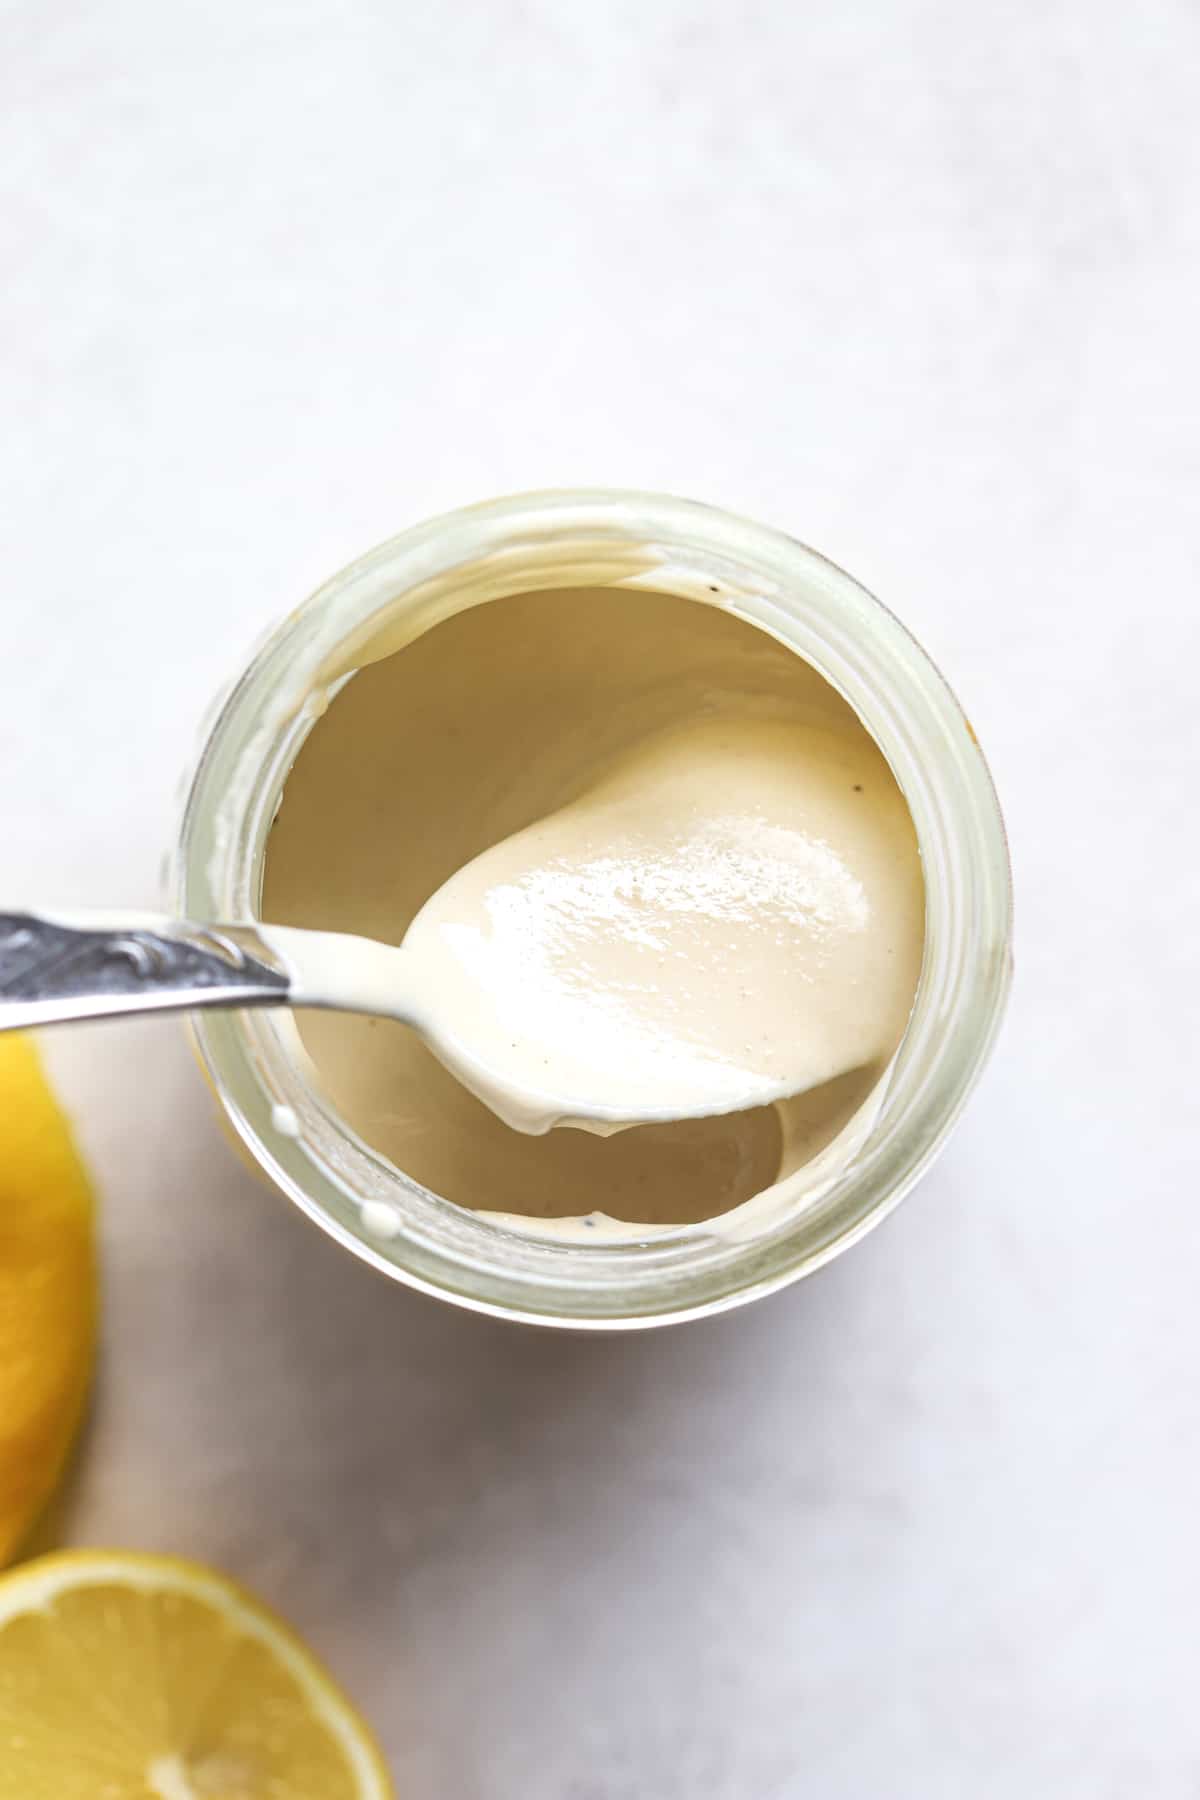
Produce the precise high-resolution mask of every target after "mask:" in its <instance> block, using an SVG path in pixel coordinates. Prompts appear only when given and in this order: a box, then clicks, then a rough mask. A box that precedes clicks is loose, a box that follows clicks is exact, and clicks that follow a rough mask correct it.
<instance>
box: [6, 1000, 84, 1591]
mask: <svg viewBox="0 0 1200 1800" xmlns="http://www.w3.org/2000/svg"><path fill="white" fill-rule="evenodd" d="M95 1336H96V1258H95V1246H94V1242H93V1230H92V1192H91V1187H90V1186H89V1183H88V1178H87V1174H86V1172H85V1170H84V1167H83V1164H82V1162H81V1161H80V1160H79V1155H78V1152H77V1151H76V1149H75V1143H74V1140H73V1138H72V1136H71V1129H70V1126H69V1125H68V1124H67V1121H66V1119H65V1117H64V1116H63V1113H62V1110H61V1108H60V1107H59V1106H58V1104H57V1102H56V1101H55V1098H54V1095H53V1094H52V1093H51V1091H50V1087H49V1085H48V1083H47V1081H46V1077H45V1075H44V1074H43V1072H42V1065H41V1061H40V1059H39V1057H38V1053H37V1050H36V1048H35V1047H34V1043H33V1040H32V1038H29V1037H26V1036H25V1035H24V1034H23V1033H22V1032H17V1031H5V1032H0V1564H3V1563H5V1562H7V1561H8V1559H9V1558H10V1557H11V1555H12V1554H13V1552H14V1551H15V1550H16V1549H17V1547H18V1545H19V1544H20V1543H21V1541H22V1539H23V1538H24V1537H25V1535H26V1534H27V1532H28V1530H29V1527H30V1526H31V1525H32V1523H33V1521H34V1520H35V1519H36V1517H37V1515H38V1514H39V1512H40V1511H41V1509H42V1507H43V1506H44V1505H45V1503H46V1501H47V1500H48V1499H49V1497H50V1494H51V1492H52V1491H53V1489H54V1486H55V1483H56V1482H57V1480H58V1478H59V1476H60V1474H61V1473H62V1469H63V1464H64V1463H65V1461H66V1458H67V1453H68V1451H69V1449H70V1446H71V1440H72V1438H73V1437H74V1435H75V1430H76V1427H77V1426H78V1424H79V1420H80V1418H81V1417H82V1415H83V1407H84V1401H85V1400H86V1398H87V1391H88V1384H89V1381H90V1379H91V1371H92V1350H93V1344H94V1341H95Z"/></svg>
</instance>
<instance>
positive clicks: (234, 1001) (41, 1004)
mask: <svg viewBox="0 0 1200 1800" xmlns="http://www.w3.org/2000/svg"><path fill="white" fill-rule="evenodd" d="M76 918H77V919H78V921H79V922H78V923H75V922H73V921H72V919H71V918H70V917H69V916H64V917H58V918H56V917H44V916H43V915H42V914H40V913H28V912H10V913H0V1031H9V1030H16V1029H19V1028H24V1027H26V1026H32V1025H56V1024H62V1023H66V1022H69V1021H71V1020H78V1019H107V1018H113V1017H115V1016H117V1015H119V1014H128V1013H148V1012H182V1011H186V1010H188V1009H190V1008H191V1007H195V1006H286V1005H288V1003H289V1001H290V998H291V994H290V987H291V981H290V977H289V975H288V973H287V971H286V970H285V968H284V966H283V964H282V962H281V960H280V958H279V957H278V956H277V955H276V954H275V953H274V952H273V951H272V950H271V949H270V948H269V947H268V946H267V945H266V944H265V943H264V942H263V940H262V938H261V937H260V936H259V935H258V933H257V932H256V931H255V929H254V927H253V926H252V925H219V926H217V925H191V924H189V923H188V922H187V921H186V920H183V919H168V918H165V917H164V918H159V917H156V916H154V915H146V914H142V915H139V916H138V917H137V918H136V919H135V918H130V919H128V920H126V922H124V923H121V922H120V921H119V920H114V919H113V918H112V917H110V916H109V915H108V914H105V913H99V914H97V915H95V917H94V918H92V919H91V920H89V919H88V916H87V915H86V914H79V915H76Z"/></svg>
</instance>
